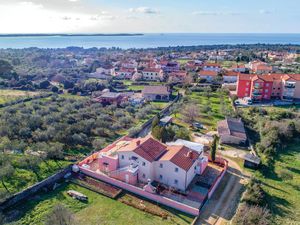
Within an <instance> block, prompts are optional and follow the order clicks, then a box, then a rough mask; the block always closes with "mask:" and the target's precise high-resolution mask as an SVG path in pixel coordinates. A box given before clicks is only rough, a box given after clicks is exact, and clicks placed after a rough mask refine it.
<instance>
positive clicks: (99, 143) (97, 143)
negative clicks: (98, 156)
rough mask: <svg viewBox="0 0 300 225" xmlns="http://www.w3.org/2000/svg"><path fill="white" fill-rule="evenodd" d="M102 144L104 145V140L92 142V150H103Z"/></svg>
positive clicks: (99, 139) (98, 139)
mask: <svg viewBox="0 0 300 225" xmlns="http://www.w3.org/2000/svg"><path fill="white" fill-rule="evenodd" d="M104 143H105V139H102V138H97V139H95V140H93V142H92V145H93V148H94V149H96V150H99V149H101V148H103V145H104Z"/></svg>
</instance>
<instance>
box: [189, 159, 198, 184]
mask: <svg viewBox="0 0 300 225" xmlns="http://www.w3.org/2000/svg"><path fill="white" fill-rule="evenodd" d="M198 162H199V161H198V160H196V161H195V162H194V164H193V165H192V166H191V168H190V169H189V170H188V171H187V179H186V180H187V183H186V187H188V185H189V184H190V183H191V181H192V180H193V179H194V177H195V175H196V172H197V170H196V167H197V165H198Z"/></svg>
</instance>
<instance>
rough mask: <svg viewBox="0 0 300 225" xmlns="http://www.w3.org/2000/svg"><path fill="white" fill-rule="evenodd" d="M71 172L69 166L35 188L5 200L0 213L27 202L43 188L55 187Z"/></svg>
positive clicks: (34, 186)
mask: <svg viewBox="0 0 300 225" xmlns="http://www.w3.org/2000/svg"><path fill="white" fill-rule="evenodd" d="M69 172H71V166H68V167H67V168H64V169H62V170H61V171H59V172H57V173H56V174H54V175H52V176H50V177H48V178H46V179H45V180H42V181H40V182H38V183H36V184H34V185H33V186H30V187H28V188H26V189H25V190H23V191H21V192H18V193H16V194H14V195H12V196H10V197H8V198H7V199H5V200H4V201H3V202H1V203H0V211H1V210H5V209H7V208H9V207H11V206H13V205H15V204H16V203H19V202H22V201H25V200H26V199H27V198H28V197H30V196H32V195H33V194H36V193H37V192H38V191H40V190H42V189H43V188H49V187H51V188H52V187H53V185H54V184H55V183H56V182H58V181H60V180H62V179H64V176H65V175H66V174H67V173H69Z"/></svg>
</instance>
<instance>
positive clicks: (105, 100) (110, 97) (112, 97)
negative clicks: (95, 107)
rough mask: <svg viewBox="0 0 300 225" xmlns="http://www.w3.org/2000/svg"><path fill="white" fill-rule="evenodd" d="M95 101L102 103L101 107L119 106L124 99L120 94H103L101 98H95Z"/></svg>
mask: <svg viewBox="0 0 300 225" xmlns="http://www.w3.org/2000/svg"><path fill="white" fill-rule="evenodd" d="M95 100H96V101H98V102H100V103H102V104H103V105H110V104H116V105H119V104H121V103H122V101H124V97H123V96H122V95H121V93H117V92H105V93H103V94H102V95H101V96H99V97H97V98H96V99H95Z"/></svg>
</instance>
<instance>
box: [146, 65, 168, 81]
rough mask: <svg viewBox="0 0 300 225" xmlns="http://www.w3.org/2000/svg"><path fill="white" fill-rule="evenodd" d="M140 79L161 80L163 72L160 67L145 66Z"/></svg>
mask: <svg viewBox="0 0 300 225" xmlns="http://www.w3.org/2000/svg"><path fill="white" fill-rule="evenodd" d="M141 73H142V79H143V80H149V81H161V80H163V79H164V73H163V71H162V70H161V69H156V68H145V69H143V70H142V71H141Z"/></svg>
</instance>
